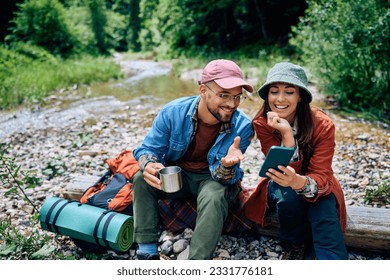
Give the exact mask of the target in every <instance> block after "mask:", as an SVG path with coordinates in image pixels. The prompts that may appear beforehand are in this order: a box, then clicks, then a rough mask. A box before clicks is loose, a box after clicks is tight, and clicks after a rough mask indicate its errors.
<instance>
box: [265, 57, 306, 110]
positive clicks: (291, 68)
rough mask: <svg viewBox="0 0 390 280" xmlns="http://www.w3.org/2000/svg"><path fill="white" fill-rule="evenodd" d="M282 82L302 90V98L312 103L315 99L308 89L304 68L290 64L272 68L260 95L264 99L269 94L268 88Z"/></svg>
mask: <svg viewBox="0 0 390 280" xmlns="http://www.w3.org/2000/svg"><path fill="white" fill-rule="evenodd" d="M276 82H282V83H287V84H292V85H296V86H298V87H300V88H301V95H302V93H304V94H303V95H302V98H305V99H307V101H308V102H309V103H310V102H311V101H312V99H313V97H312V94H311V92H310V91H309V90H308V89H307V83H308V81H307V76H306V73H305V70H303V68H302V67H300V66H298V65H295V64H292V63H290V62H280V63H277V64H275V65H274V67H272V68H271V69H270V70H269V72H268V75H267V80H266V82H265V83H264V84H263V85H262V86H261V87H260V89H259V91H258V93H259V95H260V97H261V98H262V99H265V97H266V95H267V94H268V87H269V85H270V84H272V83H276Z"/></svg>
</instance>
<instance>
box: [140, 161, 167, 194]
mask: <svg viewBox="0 0 390 280" xmlns="http://www.w3.org/2000/svg"><path fill="white" fill-rule="evenodd" d="M164 167H165V166H164V165H162V164H161V163H159V162H149V163H148V164H146V166H145V169H144V172H143V175H144V179H145V182H146V183H148V184H149V185H150V186H152V187H153V188H156V189H159V190H161V181H160V179H159V178H158V177H157V176H158V172H159V171H160V170H161V169H163V168H164Z"/></svg>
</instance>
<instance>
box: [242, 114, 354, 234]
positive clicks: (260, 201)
mask: <svg viewBox="0 0 390 280" xmlns="http://www.w3.org/2000/svg"><path fill="white" fill-rule="evenodd" d="M314 116H315V117H314V133H313V139H312V141H313V147H314V152H313V155H312V156H311V159H310V162H309V165H308V171H307V173H306V174H304V175H307V176H309V177H311V178H313V179H314V180H315V181H316V182H317V184H318V194H317V196H316V197H314V198H306V197H305V199H306V200H307V201H308V202H310V203H315V202H316V200H317V199H318V198H320V197H321V196H325V195H329V194H330V193H333V194H334V195H335V197H336V200H337V208H338V212H339V219H340V224H341V227H342V230H343V232H345V229H346V224H347V213H346V207H345V200H344V193H343V190H342V189H341V186H340V183H339V181H338V180H337V179H336V177H335V176H334V174H333V170H332V160H333V155H334V151H335V146H336V144H335V126H334V124H333V122H332V121H331V119H330V118H329V117H328V116H327V115H326V114H325V113H324V112H322V111H320V110H314ZM253 126H254V130H255V132H256V135H257V138H258V139H259V140H260V144H261V149H262V152H263V153H264V154H265V155H266V154H267V153H268V150H269V149H270V147H271V146H273V145H274V146H280V143H281V138H280V134H278V133H275V132H276V130H275V129H273V128H272V127H270V126H268V125H267V120H266V118H264V117H259V118H257V119H255V120H253ZM299 154H300V160H299V161H297V162H293V163H290V164H289V165H290V166H291V167H293V168H294V169H295V171H296V172H297V173H298V174H301V173H300V172H301V168H302V158H303V155H302V151H301V150H300V151H299ZM302 175H303V174H302ZM268 181H269V179H267V178H260V181H259V184H258V185H257V188H256V190H255V191H254V192H253V193H252V195H251V196H250V197H249V199H248V200H247V201H246V203H245V206H244V207H245V214H246V216H247V217H248V218H249V219H251V220H253V221H254V222H256V223H258V224H260V225H261V226H265V225H266V222H265V214H266V210H267V193H268V190H267V188H268Z"/></svg>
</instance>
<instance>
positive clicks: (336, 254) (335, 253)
mask: <svg viewBox="0 0 390 280" xmlns="http://www.w3.org/2000/svg"><path fill="white" fill-rule="evenodd" d="M268 205H269V207H270V209H271V210H275V211H276V213H277V215H278V218H279V222H280V238H281V239H282V240H284V241H287V242H291V243H294V244H303V243H307V241H308V240H312V245H313V247H314V252H315V255H316V258H317V259H319V260H344V259H348V253H347V250H346V247H345V243H344V237H343V233H342V230H341V225H340V221H339V217H338V211H337V207H336V198H335V197H334V195H333V194H330V195H328V196H324V197H321V198H319V199H318V200H317V201H316V202H315V203H310V202H307V201H306V200H305V199H304V198H303V196H301V195H297V194H296V192H295V191H294V190H293V189H292V188H290V187H282V186H280V185H278V184H276V183H275V182H273V181H270V183H269V186H268Z"/></svg>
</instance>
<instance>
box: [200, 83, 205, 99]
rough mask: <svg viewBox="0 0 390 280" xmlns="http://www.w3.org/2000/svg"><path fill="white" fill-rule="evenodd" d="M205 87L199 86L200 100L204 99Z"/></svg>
mask: <svg viewBox="0 0 390 280" xmlns="http://www.w3.org/2000/svg"><path fill="white" fill-rule="evenodd" d="M206 91H207V87H206V86H205V85H204V84H201V85H199V92H200V96H201V97H202V98H205V97H206Z"/></svg>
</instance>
